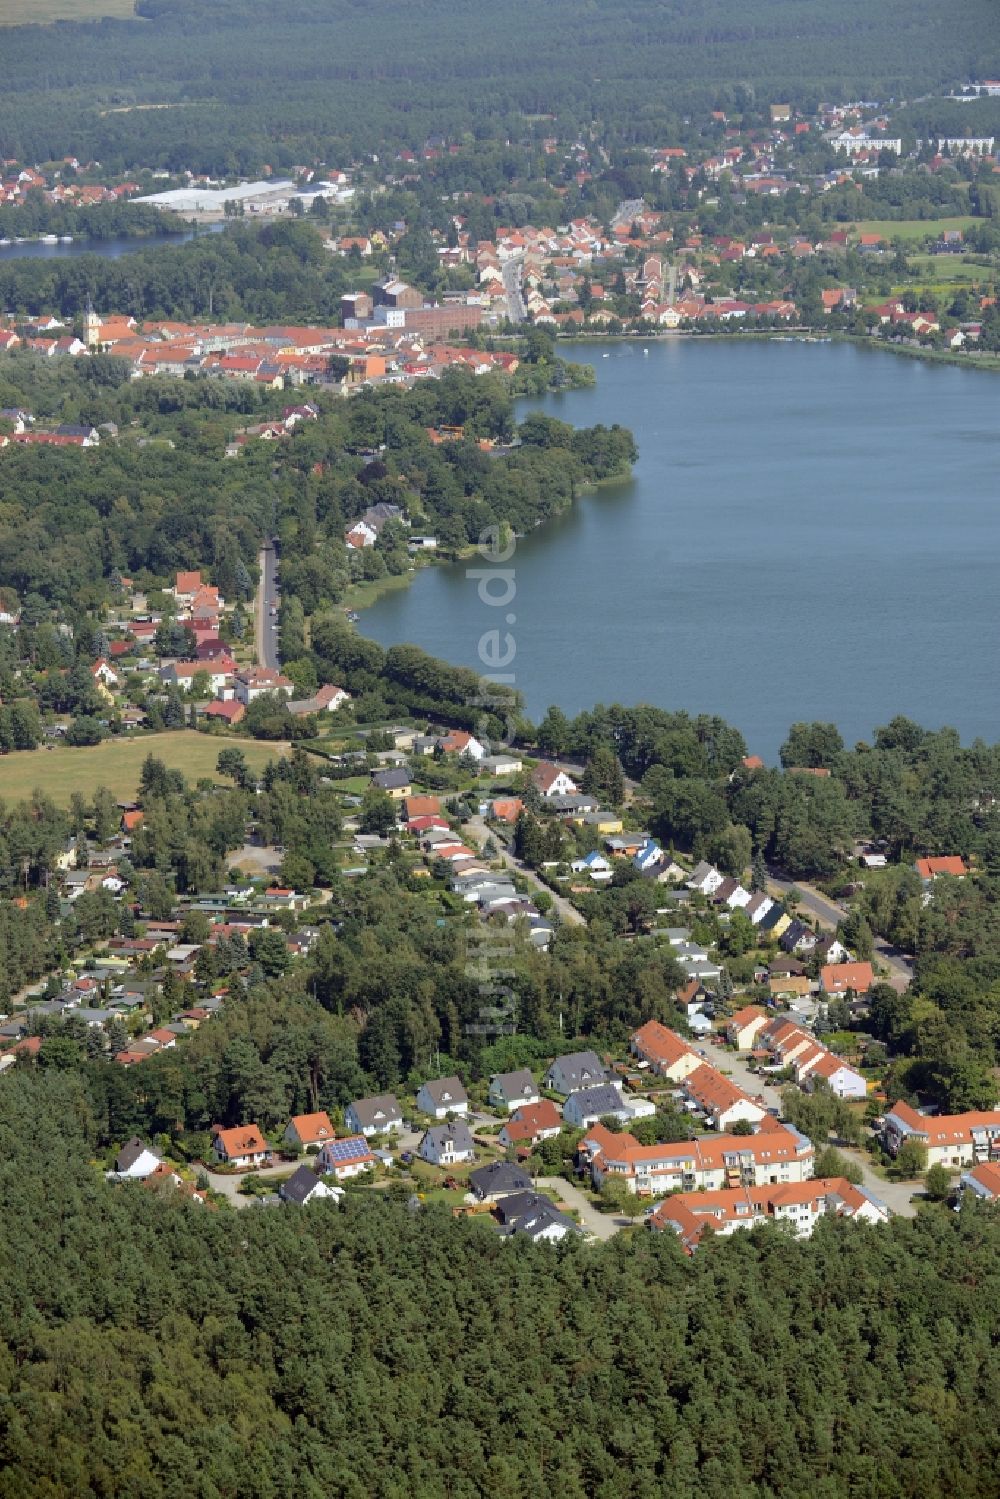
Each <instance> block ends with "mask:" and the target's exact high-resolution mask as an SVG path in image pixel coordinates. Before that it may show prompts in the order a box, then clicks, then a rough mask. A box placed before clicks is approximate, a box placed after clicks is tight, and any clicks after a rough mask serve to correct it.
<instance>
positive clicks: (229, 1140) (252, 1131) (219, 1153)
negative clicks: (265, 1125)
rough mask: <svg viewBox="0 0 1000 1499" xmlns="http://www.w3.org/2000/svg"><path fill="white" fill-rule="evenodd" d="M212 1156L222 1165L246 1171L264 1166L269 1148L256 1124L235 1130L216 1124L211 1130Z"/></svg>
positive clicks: (267, 1158) (269, 1153)
mask: <svg viewBox="0 0 1000 1499" xmlns="http://www.w3.org/2000/svg"><path fill="white" fill-rule="evenodd" d="M212 1154H213V1155H214V1156H215V1159H216V1160H217V1161H219V1162H221V1163H222V1164H223V1165H226V1166H235V1167H237V1168H238V1170H240V1171H247V1170H249V1168H250V1167H252V1166H266V1165H267V1163H268V1161H270V1159H271V1148H270V1146H269V1145H268V1143H267V1141H266V1140H265V1139H264V1136H263V1135H262V1134H261V1132H260V1130H259V1129H258V1128H257V1126H256V1124H241V1125H239V1126H238V1127H237V1128H236V1129H223V1128H222V1126H221V1125H219V1124H216V1125H215V1126H213V1129H212Z"/></svg>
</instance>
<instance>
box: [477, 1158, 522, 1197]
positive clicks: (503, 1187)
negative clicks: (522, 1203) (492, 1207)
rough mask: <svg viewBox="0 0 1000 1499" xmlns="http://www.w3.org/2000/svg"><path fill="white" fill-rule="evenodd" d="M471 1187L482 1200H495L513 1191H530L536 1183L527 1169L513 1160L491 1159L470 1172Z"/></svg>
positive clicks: (507, 1195)
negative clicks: (486, 1163) (485, 1164)
mask: <svg viewBox="0 0 1000 1499" xmlns="http://www.w3.org/2000/svg"><path fill="white" fill-rule="evenodd" d="M469 1187H470V1188H471V1190H472V1191H473V1192H474V1193H475V1195H476V1196H477V1197H478V1198H479V1201H480V1202H495V1201H496V1200H497V1198H500V1197H509V1195H510V1194H511V1192H530V1191H531V1190H532V1189H533V1187H534V1183H533V1181H532V1180H531V1177H530V1176H529V1175H528V1173H527V1171H525V1170H524V1168H523V1167H521V1166H515V1165H514V1163H513V1162H512V1161H490V1163H489V1165H488V1166H479V1167H477V1168H476V1170H475V1171H470V1172H469Z"/></svg>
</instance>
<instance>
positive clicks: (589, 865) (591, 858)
mask: <svg viewBox="0 0 1000 1499" xmlns="http://www.w3.org/2000/svg"><path fill="white" fill-rule="evenodd" d="M570 868H571V869H572V871H573V873H574V874H586V875H589V876H590V878H591V879H592V880H593V881H594V883H595V884H599V885H600V884H607V882H608V881H609V880H610V879H611V878H612V874H613V871H612V868H611V865H610V864H609V863H608V861H607V859H606V858H605V857H604V855H603V854H599V853H598V852H597V850H596V849H594V850H592V851H591V852H590V853H589V854H585V855H584V857H583V858H582V859H574V860H573V862H572V864H571V865H570Z"/></svg>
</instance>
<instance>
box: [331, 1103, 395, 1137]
mask: <svg viewBox="0 0 1000 1499" xmlns="http://www.w3.org/2000/svg"><path fill="white" fill-rule="evenodd" d="M344 1124H345V1125H346V1127H347V1128H348V1129H349V1130H350V1131H351V1132H352V1134H356V1135H364V1136H365V1138H366V1139H369V1138H370V1137H371V1136H372V1135H382V1134H385V1133H386V1131H387V1130H391V1129H402V1128H403V1111H402V1109H401V1108H400V1107H399V1104H398V1102H397V1100H396V1096H395V1094H393V1093H376V1094H374V1095H373V1096H372V1097H371V1098H356V1099H355V1100H354V1102H353V1103H349V1104H348V1105H347V1108H346V1109H345V1111H344Z"/></svg>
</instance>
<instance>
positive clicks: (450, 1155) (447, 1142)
mask: <svg viewBox="0 0 1000 1499" xmlns="http://www.w3.org/2000/svg"><path fill="white" fill-rule="evenodd" d="M418 1154H419V1156H420V1159H421V1160H422V1161H430V1163H431V1165H432V1166H454V1165H458V1164H459V1163H461V1162H463V1161H474V1160H475V1158H476V1149H475V1145H474V1144H473V1140H472V1135H471V1134H470V1132H469V1126H468V1125H467V1124H466V1123H465V1121H464V1120H462V1119H453V1120H452V1121H451V1122H450V1123H449V1124H433V1125H431V1128H430V1129H429V1130H427V1131H426V1133H425V1134H424V1137H423V1139H422V1140H421V1142H420V1145H419V1146H418Z"/></svg>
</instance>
